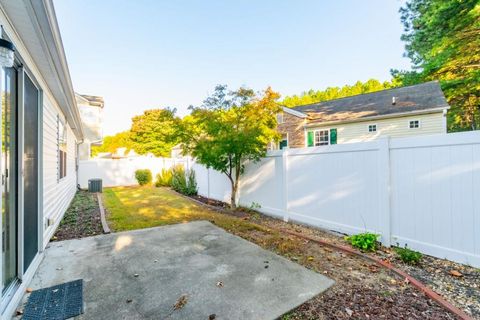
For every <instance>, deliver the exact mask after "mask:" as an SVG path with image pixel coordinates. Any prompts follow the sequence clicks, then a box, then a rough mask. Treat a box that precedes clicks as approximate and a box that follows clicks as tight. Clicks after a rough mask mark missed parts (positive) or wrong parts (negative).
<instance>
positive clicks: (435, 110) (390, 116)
mask: <svg viewBox="0 0 480 320" xmlns="http://www.w3.org/2000/svg"><path fill="white" fill-rule="evenodd" d="M448 109H450V106H448V105H446V106H443V107H436V108H431V109H424V110H415V111H409V112H399V113H392V114H386V115H380V116H372V117H363V118H357V119H345V120H336V121H318V122H311V123H307V124H306V125H305V127H306V128H311V127H318V126H324V125H337V124H344V123H345V124H346V123H355V122H368V121H373V120H383V119H393V118H401V117H408V116H414V115H422V114H431V113H439V112H443V110H448Z"/></svg>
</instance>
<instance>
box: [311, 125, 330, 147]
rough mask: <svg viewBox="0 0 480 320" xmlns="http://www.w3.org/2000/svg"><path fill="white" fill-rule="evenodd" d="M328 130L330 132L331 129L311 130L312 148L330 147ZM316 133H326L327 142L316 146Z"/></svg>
mask: <svg viewBox="0 0 480 320" xmlns="http://www.w3.org/2000/svg"><path fill="white" fill-rule="evenodd" d="M330 130H331V128H328V129H317V130H313V146H314V147H323V146H329V145H330ZM317 132H327V141H326V142H327V143H326V144H318V145H317Z"/></svg>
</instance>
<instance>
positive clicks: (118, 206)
mask: <svg viewBox="0 0 480 320" xmlns="http://www.w3.org/2000/svg"><path fill="white" fill-rule="evenodd" d="M103 197H104V200H105V201H104V202H105V207H106V209H107V212H108V213H107V219H108V222H109V225H110V227H111V228H112V229H113V230H114V231H125V230H134V229H141V228H149V227H156V226H162V225H168V224H175V223H184V222H189V221H195V220H208V221H211V222H212V223H214V224H216V225H218V226H219V227H221V228H224V229H226V230H227V231H230V230H235V233H241V232H242V231H244V232H248V231H252V230H258V231H263V228H262V227H260V226H258V225H257V224H253V223H251V222H249V221H248V220H243V219H241V218H237V217H234V216H231V215H227V214H222V213H219V212H217V211H214V210H210V209H208V208H207V207H205V206H202V205H199V204H197V203H195V202H194V201H191V200H189V199H186V198H184V197H182V196H180V195H178V194H177V193H175V192H174V191H172V190H170V189H168V188H156V187H152V186H146V187H115V188H105V189H104V193H103Z"/></svg>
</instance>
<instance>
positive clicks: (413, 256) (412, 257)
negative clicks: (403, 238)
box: [395, 247, 422, 264]
mask: <svg viewBox="0 0 480 320" xmlns="http://www.w3.org/2000/svg"><path fill="white" fill-rule="evenodd" d="M395 252H396V253H397V254H398V256H399V257H400V260H402V261H403V262H405V263H408V264H418V263H419V262H420V260H421V259H422V254H421V253H420V252H417V251H414V250H410V249H408V248H407V247H405V248H400V247H398V248H395Z"/></svg>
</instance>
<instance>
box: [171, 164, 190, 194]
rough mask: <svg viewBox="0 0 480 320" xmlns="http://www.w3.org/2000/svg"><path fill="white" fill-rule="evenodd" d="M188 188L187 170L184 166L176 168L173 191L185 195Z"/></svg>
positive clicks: (173, 176)
mask: <svg viewBox="0 0 480 320" xmlns="http://www.w3.org/2000/svg"><path fill="white" fill-rule="evenodd" d="M186 188H187V179H186V178H185V169H183V167H182V166H175V167H174V168H173V169H172V189H173V190H175V191H177V192H180V193H183V192H184V190H185V189H186Z"/></svg>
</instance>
